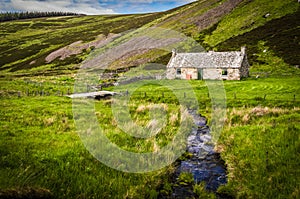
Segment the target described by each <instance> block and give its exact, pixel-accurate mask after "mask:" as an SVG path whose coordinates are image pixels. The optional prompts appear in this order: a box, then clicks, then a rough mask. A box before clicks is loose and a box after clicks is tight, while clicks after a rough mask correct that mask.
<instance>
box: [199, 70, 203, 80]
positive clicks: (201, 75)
mask: <svg viewBox="0 0 300 199" xmlns="http://www.w3.org/2000/svg"><path fill="white" fill-rule="evenodd" d="M198 79H200V80H202V79H203V69H202V68H198Z"/></svg>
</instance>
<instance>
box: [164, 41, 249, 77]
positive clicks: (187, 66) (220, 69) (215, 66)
mask: <svg viewBox="0 0 300 199" xmlns="http://www.w3.org/2000/svg"><path fill="white" fill-rule="evenodd" d="M248 76H249V63H248V60H247V55H246V48H245V47H242V48H241V51H230V52H214V51H209V52H201V53H177V52H176V50H173V51H172V57H171V59H170V61H169V63H168V65H167V74H166V77H167V79H200V80H201V79H220V80H222V79H223V80H240V79H241V78H243V77H248Z"/></svg>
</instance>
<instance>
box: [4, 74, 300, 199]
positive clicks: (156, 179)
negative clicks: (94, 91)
mask: <svg viewBox="0 0 300 199" xmlns="http://www.w3.org/2000/svg"><path fill="white" fill-rule="evenodd" d="M41 79H43V78H41V77H40V80H38V79H35V81H36V82H38V81H41ZM45 80H46V81H47V83H43V85H42V86H44V89H45V91H51V89H52V87H54V86H56V87H57V89H63V88H65V87H66V85H67V86H68V85H71V84H72V78H70V77H68V76H65V77H57V78H54V77H52V78H50V77H48V78H47V77H45V79H44V81H45ZM298 81H299V78H298V77H292V76H290V77H288V78H261V79H248V80H247V81H225V82H224V85H225V89H226V95H227V107H228V116H227V120H226V125H225V127H224V131H223V134H222V136H221V139H220V141H219V144H218V148H219V150H221V151H222V157H223V158H224V160H225V162H226V164H227V166H228V175H229V183H228V185H226V186H225V187H222V188H221V189H220V191H219V192H221V193H227V194H229V195H233V196H236V197H259V198H268V196H271V197H275V198H276V197H277V196H278V197H277V198H280V197H281V198H283V197H293V196H297V195H298V193H299V187H297V182H298V180H297V178H296V176H298V175H297V174H298V170H297V168H296V165H297V163H298V161H297V154H298V153H299V151H297V150H298V149H299V139H298V133H297V132H298V131H299V124H298V123H299V118H300V116H299V103H300V100H299V97H298V93H300V92H299V90H300V88H299V85H298V84H297V82H298ZM146 82H147V84H146V85H145V86H143V87H140V88H139V89H138V90H136V92H135V93H133V95H132V96H131V100H130V104H129V110H130V113H131V117H132V118H133V119H134V120H136V121H137V122H138V124H139V125H141V126H143V125H144V126H146V125H147V123H148V122H149V119H150V117H149V116H150V115H149V113H150V112H149V110H150V108H151V107H152V106H153V103H158V104H160V103H161V104H165V105H163V106H162V107H165V110H167V114H168V120H167V121H168V125H167V126H166V127H165V128H164V129H163V130H162V131H161V132H160V133H159V134H158V135H157V136H155V137H154V139H146V140H144V139H136V138H133V137H131V136H129V135H128V134H125V133H124V132H122V131H120V130H118V128H116V121H114V119H113V118H112V113H111V108H110V105H111V103H112V101H111V100H108V101H107V100H106V101H98V102H96V115H97V116H98V121H99V124H100V125H101V126H102V127H103V128H105V129H106V131H105V133H106V135H107V137H108V138H109V139H111V140H112V141H113V142H114V143H116V144H117V145H118V146H120V147H121V148H123V149H126V150H129V151H135V152H151V151H155V150H157V149H158V148H160V147H163V146H165V144H167V143H168V142H170V141H171V140H172V137H173V136H174V134H173V133H174V132H176V129H177V126H178V125H179V123H178V118H179V116H180V113H179V112H178V111H179V109H178V108H179V106H178V99H177V97H175V95H174V93H172V92H171V90H168V89H167V88H165V87H161V86H158V85H157V84H155V81H146ZM189 83H190V84H191V87H192V88H193V89H194V91H195V93H196V96H197V98H198V99H199V106H200V110H199V111H200V113H202V114H203V115H205V116H207V117H208V121H209V122H210V113H211V99H210V98H209V97H208V93H207V92H208V90H207V87H206V85H205V82H203V81H190V82H189ZM172 84H173V85H174V86H175V88H176V89H178V92H179V93H183V92H184V86H182V82H181V81H180V80H174V81H173V82H172ZM35 86H37V87H40V85H39V84H37V85H36V84H35V83H27V82H26V81H24V80H23V79H15V78H14V79H11V80H9V79H2V81H1V90H2V94H1V100H0V102H1V110H0V111H1V122H0V125H1V134H0V135H1V140H2V142H1V143H0V152H1V167H0V178H1V180H0V182H1V183H0V189H2V190H3V189H12V188H17V189H22V188H26V187H34V188H45V189H48V190H50V191H51V193H53V194H54V196H55V197H59V198H74V197H86V198H98V197H100V196H101V197H114V198H123V197H126V196H128V197H129V198H136V197H150V196H153V197H155V196H157V194H158V193H159V190H158V189H159V187H161V186H162V185H161V184H162V183H168V182H167V181H168V180H169V178H168V174H169V173H170V172H171V171H172V166H170V167H166V168H164V169H162V170H160V171H156V172H151V173H146V174H129V173H123V172H121V171H117V170H114V169H111V168H109V167H107V166H105V165H104V164H102V163H100V162H99V161H97V160H96V159H95V158H94V157H93V156H92V155H91V154H90V153H89V152H88V151H87V150H86V149H85V147H84V146H83V144H82V142H81V140H80V138H79V137H78V135H77V133H76V129H75V126H74V122H73V114H72V101H71V99H68V98H66V97H61V96H53V95H55V92H52V95H51V96H24V95H22V97H17V93H16V92H17V91H22V94H23V93H24V89H25V91H26V88H27V87H31V88H32V89H34V88H35ZM130 86H132V87H135V86H137V85H130ZM120 89H121V90H122V87H120ZM10 91H14V92H10ZM237 91H238V92H237ZM145 92H146V96H145V94H144V93H145ZM162 92H163V93H164V95H163V96H162ZM265 94H266V97H265V99H263V98H264V95H265ZM294 95H296V98H295V100H294ZM182 97H183V96H182ZM189 97H190V96H189V95H187V96H186V98H187V99H189ZM264 107H268V108H264ZM294 107H295V108H294ZM171 118H172V119H171ZM266 152H268V156H266ZM141 190H143V191H141ZM201 190H202V189H201V186H200V185H199V187H198V185H197V186H196V187H195V192H197V193H198V194H199V195H201V194H204V193H202V191H201ZM274 190H276V191H274ZM162 191H163V190H162Z"/></svg>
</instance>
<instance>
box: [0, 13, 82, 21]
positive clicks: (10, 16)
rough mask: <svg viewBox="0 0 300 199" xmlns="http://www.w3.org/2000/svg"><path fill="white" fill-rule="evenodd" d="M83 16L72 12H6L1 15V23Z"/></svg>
mask: <svg viewBox="0 0 300 199" xmlns="http://www.w3.org/2000/svg"><path fill="white" fill-rule="evenodd" d="M74 15H81V14H77V13H72V12H6V13H0V22H4V21H12V20H18V19H32V18H40V17H58V16H74Z"/></svg>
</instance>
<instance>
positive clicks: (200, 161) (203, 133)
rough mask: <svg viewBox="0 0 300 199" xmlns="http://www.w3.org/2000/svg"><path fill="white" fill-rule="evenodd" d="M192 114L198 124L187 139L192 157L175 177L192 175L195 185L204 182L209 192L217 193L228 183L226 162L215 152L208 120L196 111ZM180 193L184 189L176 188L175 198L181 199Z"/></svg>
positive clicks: (179, 169)
mask: <svg viewBox="0 0 300 199" xmlns="http://www.w3.org/2000/svg"><path fill="white" fill-rule="evenodd" d="M190 114H191V115H192V116H193V118H194V122H195V124H196V128H194V129H193V130H192V132H191V134H190V135H189V136H188V138H187V152H189V153H191V154H192V156H191V158H189V159H187V160H183V161H181V162H180V165H179V166H178V168H177V170H176V172H175V175H177V176H179V175H180V174H181V173H183V172H188V173H192V175H193V178H194V181H195V183H200V182H203V181H204V182H205V183H206V187H205V188H206V189H207V190H208V191H213V192H216V191H217V189H218V187H219V186H220V185H222V184H225V183H226V182H227V179H226V168H225V165H224V161H223V160H222V159H221V158H220V154H219V153H216V152H215V151H214V144H213V143H212V141H211V139H212V135H211V134H210V128H209V126H207V121H206V118H205V117H202V116H201V115H199V114H196V113H195V111H191V112H190ZM176 189H180V190H181V191H178V190H176ZM178 192H179V193H181V192H182V187H181V188H175V190H174V193H175V195H176V197H175V198H180V194H179V195H178Z"/></svg>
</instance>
